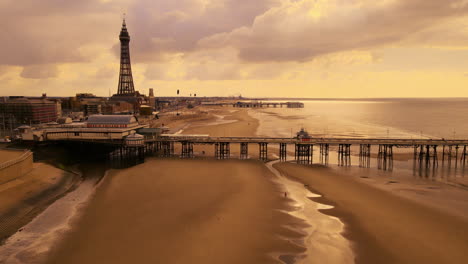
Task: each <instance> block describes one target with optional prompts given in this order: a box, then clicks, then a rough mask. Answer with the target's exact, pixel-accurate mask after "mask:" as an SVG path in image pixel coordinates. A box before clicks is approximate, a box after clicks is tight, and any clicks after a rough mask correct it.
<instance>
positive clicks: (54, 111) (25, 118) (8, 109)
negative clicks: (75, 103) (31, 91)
mask: <svg viewBox="0 0 468 264" xmlns="http://www.w3.org/2000/svg"><path fill="white" fill-rule="evenodd" d="M61 112H62V106H61V102H60V100H55V101H53V100H49V99H47V98H46V97H45V96H43V97H42V98H26V97H9V98H4V99H3V101H1V102H0V117H1V118H2V128H3V129H5V128H16V127H18V126H21V125H23V124H29V125H36V124H42V123H48V122H55V121H56V120H57V118H59V117H60V116H61V114H62V113H61Z"/></svg>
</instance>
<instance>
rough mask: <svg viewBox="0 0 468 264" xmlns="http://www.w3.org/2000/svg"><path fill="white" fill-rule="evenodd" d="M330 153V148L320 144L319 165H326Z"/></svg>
mask: <svg viewBox="0 0 468 264" xmlns="http://www.w3.org/2000/svg"><path fill="white" fill-rule="evenodd" d="M329 152H330V146H329V145H328V144H320V163H321V164H324V165H328V155H329Z"/></svg>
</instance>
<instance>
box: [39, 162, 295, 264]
mask: <svg viewBox="0 0 468 264" xmlns="http://www.w3.org/2000/svg"><path fill="white" fill-rule="evenodd" d="M271 177H272V175H271V173H270V172H269V171H268V170H267V169H266V168H265V166H263V164H262V163H260V162H257V161H243V162H240V161H223V162H219V161H213V160H164V159H162V160H160V159H150V160H148V161H147V162H145V163H144V164H141V165H138V166H135V167H132V168H130V169H126V170H120V171H111V172H110V173H109V174H108V175H107V176H106V178H105V180H104V182H103V183H102V184H101V185H100V186H99V188H98V190H97V192H96V194H95V196H94V197H93V199H92V202H91V203H90V204H89V206H88V207H87V208H86V210H85V212H84V213H83V216H82V217H81V219H79V220H78V221H77V222H76V223H75V226H76V228H75V229H74V230H73V231H71V232H70V234H68V235H67V236H66V238H65V240H64V241H63V242H62V243H61V245H59V246H58V247H57V248H56V249H54V250H53V251H52V254H51V256H50V258H49V259H48V261H46V263H275V262H278V260H277V259H276V258H278V257H279V256H283V258H288V257H287V256H288V255H295V254H298V253H300V252H302V251H304V248H303V247H301V245H300V238H301V233H299V232H297V231H295V229H297V228H298V227H300V226H301V224H303V223H301V222H300V221H298V220H297V219H295V218H293V217H291V216H290V215H288V214H287V213H285V212H283V211H284V210H288V205H287V198H285V197H284V196H283V195H282V193H279V189H278V187H277V186H275V185H274V184H273V183H272V181H271V180H270V179H269V178H271ZM296 240H297V242H295V241H296Z"/></svg>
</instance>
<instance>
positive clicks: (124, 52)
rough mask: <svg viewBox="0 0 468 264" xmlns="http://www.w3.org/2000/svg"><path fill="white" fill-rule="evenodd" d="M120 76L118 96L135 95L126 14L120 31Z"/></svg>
mask: <svg viewBox="0 0 468 264" xmlns="http://www.w3.org/2000/svg"><path fill="white" fill-rule="evenodd" d="M119 39H120V74H119V86H118V90H117V95H127V96H128V95H135V87H134V85H133V76H132V65H131V63H130V35H129V34H128V31H127V24H126V23H125V14H124V17H123V21H122V29H121V30H120V35H119Z"/></svg>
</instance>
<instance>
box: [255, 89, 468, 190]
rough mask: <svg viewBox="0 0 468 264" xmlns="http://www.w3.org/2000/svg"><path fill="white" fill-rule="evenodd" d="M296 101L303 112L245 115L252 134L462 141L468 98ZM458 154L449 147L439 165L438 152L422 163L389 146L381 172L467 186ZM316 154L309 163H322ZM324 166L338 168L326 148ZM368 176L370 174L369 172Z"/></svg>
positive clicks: (467, 128) (466, 133) (354, 159)
mask: <svg viewBox="0 0 468 264" xmlns="http://www.w3.org/2000/svg"><path fill="white" fill-rule="evenodd" d="M301 102H302V103H304V108H280V107H278V108H274V107H273V108H262V109H255V110H251V111H250V112H249V114H250V115H252V116H253V117H255V118H257V119H258V120H259V121H260V125H259V128H258V130H257V135H258V136H269V137H294V136H295V135H296V133H297V132H298V131H299V130H300V129H301V128H304V129H305V130H306V131H307V132H308V133H309V134H310V135H311V136H312V137H336V138H406V139H447V140H448V139H468V98H420V99H419V98H414V99H413V98H412V99H399V98H396V99H348V100H344V99H343V100H339V99H317V100H303V101H301ZM377 148H378V147H377V146H373V147H372V149H371V152H372V153H373V154H374V158H372V159H371V162H370V163H371V165H370V166H371V168H374V169H376V168H378V166H379V165H378V160H377V159H376V158H375V156H376V155H377ZM447 151H448V150H445V152H446V153H447ZM462 151H463V146H460V149H459V150H458V155H457V156H456V158H455V148H454V149H453V150H452V153H453V154H454V155H453V157H452V159H450V160H447V159H445V160H442V152H443V150H442V148H441V147H439V148H438V149H437V155H438V159H437V160H435V161H434V160H433V159H432V160H431V161H430V162H429V163H428V164H426V163H425V162H418V160H415V159H414V158H413V155H412V154H413V153H414V148H413V147H405V146H395V147H394V149H393V152H394V159H392V161H391V164H390V166H388V168H386V169H385V173H388V174H389V175H390V176H397V177H403V178H408V177H415V176H416V177H420V178H421V179H429V180H431V181H444V182H445V181H449V182H450V183H453V184H458V185H460V186H462V187H463V186H465V185H466V186H468V180H467V179H466V178H465V172H466V170H467V169H468V168H466V165H467V163H465V162H463V161H462V160H461V153H462ZM318 153H319V149H318V146H315V147H314V157H313V160H312V162H313V163H316V164H320V163H322V160H320V157H319V154H318ZM358 153H359V146H352V148H351V154H352V156H351V164H350V165H351V167H359V165H360V163H359V157H358ZM398 156H399V158H397V157H398ZM446 158H447V156H446ZM327 165H328V166H331V167H334V168H335V169H340V168H339V167H340V166H338V165H339V164H338V155H337V153H336V147H333V146H331V148H330V156H329V161H328V160H327ZM346 167H348V166H346ZM368 171H369V172H372V173H375V170H368ZM467 176H468V174H467Z"/></svg>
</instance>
